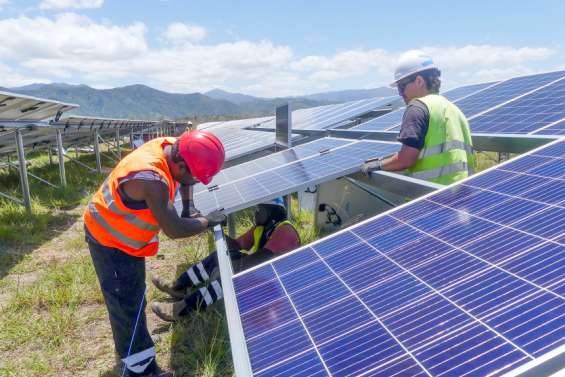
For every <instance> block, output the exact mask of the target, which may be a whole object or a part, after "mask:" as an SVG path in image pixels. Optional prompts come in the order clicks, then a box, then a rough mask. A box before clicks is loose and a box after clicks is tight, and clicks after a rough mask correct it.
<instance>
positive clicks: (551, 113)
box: [352, 71, 565, 135]
mask: <svg viewBox="0 0 565 377" xmlns="http://www.w3.org/2000/svg"><path fill="white" fill-rule="evenodd" d="M564 79H565V71H560V72H549V73H543V74H536V75H529V76H523V77H515V78H512V79H509V80H506V81H502V82H499V83H487V84H481V85H482V86H483V87H481V86H477V87H476V88H477V89H478V91H475V92H474V93H473V89H475V88H473V87H475V86H474V85H471V86H469V87H466V88H467V89H466V90H464V88H458V89H454V90H452V91H450V92H451V95H449V92H446V94H445V95H446V96H447V97H448V99H450V100H452V101H453V102H454V103H455V104H456V105H457V106H458V107H459V108H460V109H461V111H463V113H464V114H465V115H466V116H467V118H468V119H469V123H470V127H471V132H473V133H518V134H528V133H535V134H545V135H551V134H557V135H561V134H563V133H565V130H564V128H565V127H564V124H563V120H564V112H565V110H564V109H565V91H564V90H563V88H564V84H565V83H564V82H563V80H564ZM460 94H461V95H462V94H465V95H464V96H461V95H460ZM457 97H458V98H457ZM402 112H403V111H400V112H398V114H394V113H391V114H387V115H386V116H384V117H380V118H377V119H375V120H373V121H369V122H366V123H363V124H361V125H359V126H358V127H354V128H352V129H355V130H367V131H398V130H399V129H400V127H399V124H400V122H401V120H402ZM387 117H388V118H387Z"/></svg>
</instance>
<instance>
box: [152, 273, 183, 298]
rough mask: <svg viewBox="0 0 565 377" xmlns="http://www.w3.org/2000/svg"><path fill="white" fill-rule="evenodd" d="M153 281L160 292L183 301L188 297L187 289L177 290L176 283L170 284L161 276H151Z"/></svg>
mask: <svg viewBox="0 0 565 377" xmlns="http://www.w3.org/2000/svg"><path fill="white" fill-rule="evenodd" d="M151 281H152V282H153V285H154V286H155V287H156V288H157V289H158V290H160V291H161V292H165V293H167V294H168V295H170V296H171V297H174V298H178V299H181V298H184V296H185V295H186V289H175V283H171V282H168V281H166V280H165V279H163V278H162V277H160V276H156V275H153V276H151Z"/></svg>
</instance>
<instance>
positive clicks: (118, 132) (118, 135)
mask: <svg viewBox="0 0 565 377" xmlns="http://www.w3.org/2000/svg"><path fill="white" fill-rule="evenodd" d="M116 148H117V149H118V156H119V158H120V159H122V148H121V147H120V129H119V128H116Z"/></svg>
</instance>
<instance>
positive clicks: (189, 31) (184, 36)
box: [165, 22, 206, 43]
mask: <svg viewBox="0 0 565 377" xmlns="http://www.w3.org/2000/svg"><path fill="white" fill-rule="evenodd" d="M205 36H206V29H204V28H203V27H200V26H195V25H188V24H183V23H182V22H175V23H172V24H170V25H169V26H168V27H167V31H166V32H165V38H166V39H167V40H168V41H169V42H172V43H183V42H193V41H199V40H202V39H204V37H205Z"/></svg>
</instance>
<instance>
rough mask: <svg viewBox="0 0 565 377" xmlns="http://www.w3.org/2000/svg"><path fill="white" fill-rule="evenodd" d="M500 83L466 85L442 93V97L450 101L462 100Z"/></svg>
mask: <svg viewBox="0 0 565 377" xmlns="http://www.w3.org/2000/svg"><path fill="white" fill-rule="evenodd" d="M497 83H498V82H496V81H493V82H485V83H481V84H472V85H465V86H460V87H457V88H454V89H450V90H448V91H446V92H445V93H442V95H443V96H444V97H445V98H447V99H448V100H450V101H457V100H460V99H462V98H463V97H467V96H468V95H471V94H473V93H476V92H478V91H480V90H483V89H486V88H488V87H489V86H492V85H494V84H497Z"/></svg>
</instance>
